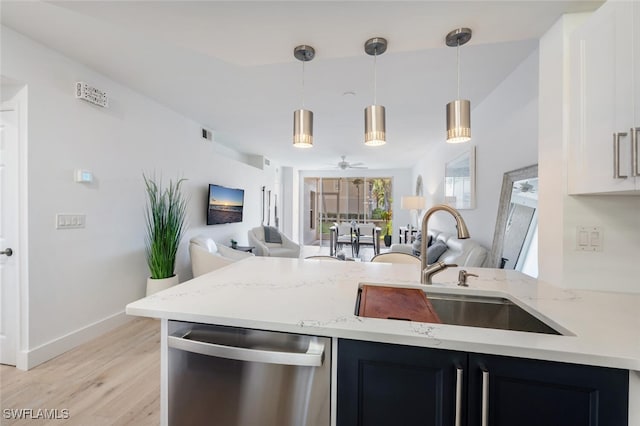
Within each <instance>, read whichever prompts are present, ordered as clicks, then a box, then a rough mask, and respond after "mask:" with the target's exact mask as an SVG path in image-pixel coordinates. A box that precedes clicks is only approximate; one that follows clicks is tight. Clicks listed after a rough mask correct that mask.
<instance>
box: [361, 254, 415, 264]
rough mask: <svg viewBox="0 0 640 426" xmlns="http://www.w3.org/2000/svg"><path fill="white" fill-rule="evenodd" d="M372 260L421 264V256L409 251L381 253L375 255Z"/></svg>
mask: <svg viewBox="0 0 640 426" xmlns="http://www.w3.org/2000/svg"><path fill="white" fill-rule="evenodd" d="M371 262H379V263H410V264H414V265H420V258H419V257H418V256H414V255H412V254H407V253H381V254H378V255H375V256H374V257H373V258H372V259H371Z"/></svg>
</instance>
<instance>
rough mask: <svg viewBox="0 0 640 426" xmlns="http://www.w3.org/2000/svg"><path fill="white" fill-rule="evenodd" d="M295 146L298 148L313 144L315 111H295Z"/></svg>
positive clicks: (309, 146)
mask: <svg viewBox="0 0 640 426" xmlns="http://www.w3.org/2000/svg"><path fill="white" fill-rule="evenodd" d="M293 146H295V147H296V148H311V147H312V146H313V111H309V110H308V109H298V110H295V111H294V112H293Z"/></svg>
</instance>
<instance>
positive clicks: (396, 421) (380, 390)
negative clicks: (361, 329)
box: [337, 340, 467, 426]
mask: <svg viewBox="0 0 640 426" xmlns="http://www.w3.org/2000/svg"><path fill="white" fill-rule="evenodd" d="M466 364H467V355H466V354H465V353H464V352H453V351H440V350H436V349H424V348H416V347H411V346H401V345H389V344H384V343H372V342H360V341H354V340H340V341H339V342H338V406H337V420H338V421H337V426H356V425H357V426H399V425H402V426H413V425H416V426H418V425H419V426H424V425H433V426H445V425H446V426H449V425H453V424H454V417H455V396H456V371H457V370H456V367H458V368H464V367H465V366H466ZM462 386H464V385H463V384H461V388H460V391H462V389H463V387H462Z"/></svg>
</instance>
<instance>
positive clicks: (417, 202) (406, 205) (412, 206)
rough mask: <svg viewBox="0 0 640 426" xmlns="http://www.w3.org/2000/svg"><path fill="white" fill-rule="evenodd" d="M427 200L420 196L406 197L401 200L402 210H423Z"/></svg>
mask: <svg viewBox="0 0 640 426" xmlns="http://www.w3.org/2000/svg"><path fill="white" fill-rule="evenodd" d="M425 203H426V200H425V198H424V197H421V196H419V195H405V196H403V197H402V198H401V199H400V208H402V209H406V210H422V209H424V208H425Z"/></svg>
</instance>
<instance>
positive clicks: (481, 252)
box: [390, 229, 488, 266]
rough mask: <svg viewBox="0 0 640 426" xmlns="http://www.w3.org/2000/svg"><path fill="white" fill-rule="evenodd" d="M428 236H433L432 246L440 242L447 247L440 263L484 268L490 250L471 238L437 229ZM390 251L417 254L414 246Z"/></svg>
mask: <svg viewBox="0 0 640 426" xmlns="http://www.w3.org/2000/svg"><path fill="white" fill-rule="evenodd" d="M427 234H428V235H429V236H431V239H432V245H433V244H435V243H436V242H440V243H439V245H440V244H444V245H445V246H446V248H445V249H444V252H443V253H442V254H441V255H440V256H439V257H438V258H437V260H438V261H440V262H444V263H448V264H456V265H458V266H483V265H484V263H485V261H486V260H487V256H488V250H487V249H486V248H484V247H483V246H481V245H480V244H479V243H478V242H477V241H474V240H473V239H471V238H468V239H464V240H461V239H458V238H457V236H456V235H451V234H447V233H445V232H441V231H438V230H437V229H430V230H428V231H427ZM416 247H418V245H416ZM429 249H431V247H429ZM390 251H391V252H392V253H393V252H395V253H407V254H415V253H414V246H413V245H412V244H392V245H391V248H390ZM431 260H432V262H429V263H433V261H434V260H433V259H431Z"/></svg>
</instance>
